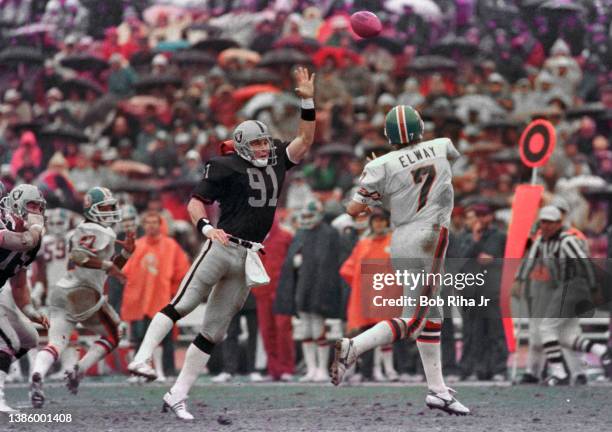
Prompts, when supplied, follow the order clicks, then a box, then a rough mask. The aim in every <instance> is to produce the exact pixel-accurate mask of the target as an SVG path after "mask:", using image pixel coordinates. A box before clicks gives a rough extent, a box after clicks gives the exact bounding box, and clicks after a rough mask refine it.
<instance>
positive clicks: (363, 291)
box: [340, 209, 402, 381]
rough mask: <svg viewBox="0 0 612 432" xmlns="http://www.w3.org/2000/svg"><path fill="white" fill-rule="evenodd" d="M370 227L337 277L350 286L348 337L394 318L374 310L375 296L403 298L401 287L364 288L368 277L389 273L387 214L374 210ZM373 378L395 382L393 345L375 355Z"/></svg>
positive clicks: (393, 310) (386, 311)
mask: <svg viewBox="0 0 612 432" xmlns="http://www.w3.org/2000/svg"><path fill="white" fill-rule="evenodd" d="M369 224H370V231H369V235H367V236H366V237H363V238H362V239H361V240H359V242H357V244H356V245H355V248H354V249H353V251H352V253H351V255H350V256H349V257H348V258H347V260H346V261H345V262H344V264H343V265H342V267H341V268H340V275H341V276H342V278H343V279H344V280H345V281H346V282H347V283H348V284H349V285H350V286H351V294H350V297H349V302H348V307H347V332H348V333H349V334H351V333H354V334H358V333H361V332H362V331H365V330H367V329H368V328H370V327H372V326H373V325H375V324H377V323H378V322H379V321H382V320H385V319H389V318H391V317H393V316H396V314H397V308H392V307H384V308H382V307H376V306H375V305H374V303H373V301H374V296H377V295H380V296H382V297H384V298H387V299H391V298H396V297H399V296H401V295H402V289H401V287H393V286H389V287H385V289H384V290H381V291H374V290H372V289H371V288H370V287H368V286H367V285H368V284H369V285H370V286H371V284H372V280H371V279H372V274H370V273H385V272H391V260H390V258H391V256H390V254H389V245H390V243H391V231H390V230H389V214H388V213H386V212H384V211H382V210H378V209H377V210H375V211H374V213H372V215H371V216H370V221H369ZM364 264H365V265H368V267H369V270H368V268H367V267H365V266H362V265H364ZM366 273H367V274H366ZM368 278H369V279H368ZM368 280H369V282H368ZM400 309H401V308H400ZM381 366H382V367H381ZM362 367H363V369H364V370H363V371H360V372H359V374H363V375H366V374H367V375H369V373H366V372H365V369H368V367H367V366H366V365H365V364H364V365H362ZM383 368H384V370H385V373H384V375H383V373H382V369H383ZM359 376H361V375H359ZM372 378H373V379H374V380H375V381H387V380H388V381H396V380H397V379H398V374H397V372H396V371H395V368H394V366H393V348H392V345H387V346H384V347H382V348H381V349H380V350H376V351H375V352H374V364H373V368H372Z"/></svg>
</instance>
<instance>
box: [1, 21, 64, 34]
mask: <svg viewBox="0 0 612 432" xmlns="http://www.w3.org/2000/svg"><path fill="white" fill-rule="evenodd" d="M55 28H56V27H55V25H54V24H47V23H41V22H37V23H33V24H28V25H24V26H22V27H18V28H16V29H14V30H11V31H9V32H8V33H7V36H9V37H21V36H36V35H39V34H44V33H53V32H54V31H55Z"/></svg>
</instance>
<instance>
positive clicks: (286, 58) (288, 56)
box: [259, 48, 312, 66]
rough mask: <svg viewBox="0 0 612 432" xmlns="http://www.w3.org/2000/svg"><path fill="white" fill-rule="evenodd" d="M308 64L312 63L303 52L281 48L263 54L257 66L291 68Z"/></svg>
mask: <svg viewBox="0 0 612 432" xmlns="http://www.w3.org/2000/svg"><path fill="white" fill-rule="evenodd" d="M310 63H312V61H311V60H310V57H308V56H307V55H306V54H304V53H303V52H301V51H298V50H294V49H290V48H282V49H277V50H274V51H268V52H267V53H265V54H264V55H263V57H262V58H261V62H259V66H281V65H289V66H292V65H295V64H310Z"/></svg>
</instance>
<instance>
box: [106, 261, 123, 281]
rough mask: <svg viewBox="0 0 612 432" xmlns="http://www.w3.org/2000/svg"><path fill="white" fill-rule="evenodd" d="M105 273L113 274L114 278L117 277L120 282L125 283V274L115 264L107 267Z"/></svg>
mask: <svg viewBox="0 0 612 432" xmlns="http://www.w3.org/2000/svg"><path fill="white" fill-rule="evenodd" d="M107 274H108V275H109V276H113V277H114V278H115V279H117V280H118V281H119V282H120V283H125V281H126V279H127V278H126V276H125V274H124V273H123V272H122V271H121V269H120V268H119V267H117V266H116V265H115V264H113V265H112V267H111V268H109V269H108V272H107Z"/></svg>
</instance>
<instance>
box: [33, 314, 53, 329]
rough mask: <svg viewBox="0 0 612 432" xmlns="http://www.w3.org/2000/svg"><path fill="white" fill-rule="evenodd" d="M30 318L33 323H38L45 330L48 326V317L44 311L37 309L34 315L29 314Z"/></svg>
mask: <svg viewBox="0 0 612 432" xmlns="http://www.w3.org/2000/svg"><path fill="white" fill-rule="evenodd" d="M30 319H31V320H32V321H34V322H35V323H38V324H40V325H41V326H43V328H44V329H45V330H46V329H48V328H49V318H47V315H45V314H44V313H40V312H38V311H37V313H36V315H34V316H31V317H30Z"/></svg>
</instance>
